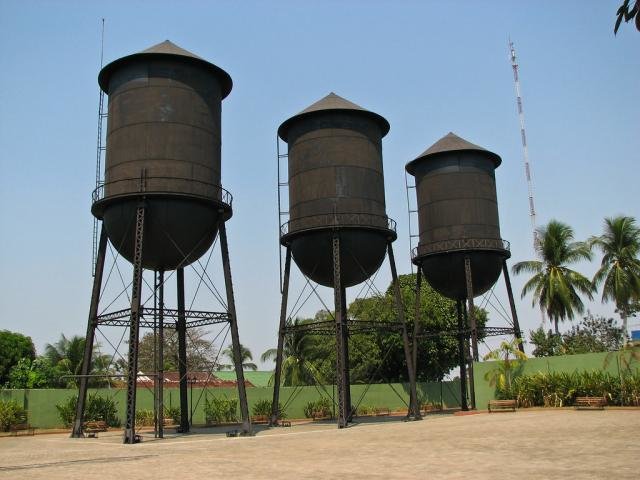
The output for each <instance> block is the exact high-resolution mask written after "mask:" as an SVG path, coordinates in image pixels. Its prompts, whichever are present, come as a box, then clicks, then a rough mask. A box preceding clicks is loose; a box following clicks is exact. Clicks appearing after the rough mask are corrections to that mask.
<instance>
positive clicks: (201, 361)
mask: <svg viewBox="0 0 640 480" xmlns="http://www.w3.org/2000/svg"><path fill="white" fill-rule="evenodd" d="M207 334H208V332H207V331H206V330H204V329H202V328H190V329H189V330H188V333H187V370H188V371H190V372H196V371H210V370H214V369H216V368H217V365H216V356H217V353H218V351H217V350H216V348H215V347H214V346H213V345H212V343H211V342H210V341H209V340H207V338H206V336H207ZM155 343H156V341H155V337H154V335H153V332H147V333H145V334H144V335H143V337H142V338H141V339H140V342H139V344H138V345H139V346H138V348H139V350H138V369H139V370H141V371H143V372H154V371H155V370H156V367H155V363H154V358H155V355H154V352H155V348H156V345H155ZM163 343H164V348H163V350H164V352H163V353H164V361H163V363H164V370H165V371H167V372H174V371H177V370H178V365H179V361H178V334H177V333H176V331H175V330H168V329H165V330H164V342H163Z"/></svg>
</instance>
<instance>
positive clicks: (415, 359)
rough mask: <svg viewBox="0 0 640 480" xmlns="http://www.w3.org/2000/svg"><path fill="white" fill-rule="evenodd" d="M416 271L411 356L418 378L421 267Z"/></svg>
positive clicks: (414, 371)
mask: <svg viewBox="0 0 640 480" xmlns="http://www.w3.org/2000/svg"><path fill="white" fill-rule="evenodd" d="M417 268H418V271H417V273H416V305H415V312H414V316H413V342H412V346H413V351H412V352H411V354H412V355H411V356H412V360H413V362H412V364H413V373H414V375H415V376H416V377H417V376H418V335H419V334H420V321H421V320H422V315H421V310H422V302H421V299H420V294H421V293H422V265H418V266H417Z"/></svg>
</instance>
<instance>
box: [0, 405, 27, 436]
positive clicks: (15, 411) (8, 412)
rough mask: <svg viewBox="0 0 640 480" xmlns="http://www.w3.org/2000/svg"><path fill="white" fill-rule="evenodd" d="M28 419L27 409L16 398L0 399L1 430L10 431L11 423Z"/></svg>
mask: <svg viewBox="0 0 640 480" xmlns="http://www.w3.org/2000/svg"><path fill="white" fill-rule="evenodd" d="M26 421H27V411H26V410H25V409H24V408H22V407H21V406H20V405H19V404H18V402H16V401H15V400H9V401H6V402H4V401H2V400H0V430H2V431H3V432H8V431H9V427H10V426H11V425H15V424H16V423H23V422H26Z"/></svg>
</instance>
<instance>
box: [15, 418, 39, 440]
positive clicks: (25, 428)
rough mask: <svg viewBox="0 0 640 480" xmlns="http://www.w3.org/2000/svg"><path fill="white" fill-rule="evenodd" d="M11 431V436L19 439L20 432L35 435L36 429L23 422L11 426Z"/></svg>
mask: <svg viewBox="0 0 640 480" xmlns="http://www.w3.org/2000/svg"><path fill="white" fill-rule="evenodd" d="M9 431H10V432H11V435H13V436H14V437H17V436H18V434H19V432H26V434H27V435H35V431H36V429H35V428H33V427H32V426H31V425H29V424H28V423H27V422H21V423H14V424H13V425H9Z"/></svg>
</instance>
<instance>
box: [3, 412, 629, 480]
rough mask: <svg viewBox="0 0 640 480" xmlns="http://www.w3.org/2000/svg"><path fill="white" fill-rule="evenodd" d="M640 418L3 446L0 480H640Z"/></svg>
mask: <svg viewBox="0 0 640 480" xmlns="http://www.w3.org/2000/svg"><path fill="white" fill-rule="evenodd" d="M639 432H640V411H638V410H614V409H611V410H605V411H575V410H572V409H546V410H520V411H518V412H516V413H506V412H505V413H493V414H487V413H483V414H478V415H468V416H453V415H430V416H429V417H428V418H426V419H425V420H424V421H421V422H409V423H405V422H401V421H400V420H398V419H397V418H388V419H385V420H384V421H367V422H362V423H360V424H356V425H354V426H352V427H350V428H348V429H345V430H337V429H336V427H335V425H333V424H303V425H294V426H293V427H291V428H276V429H263V430H261V431H258V432H257V435H256V436H255V437H244V438H241V437H238V438H226V437H225V436H224V434H223V433H221V432H220V430H217V431H216V430H199V431H197V432H196V433H192V434H189V435H175V434H174V435H170V438H166V439H163V440H155V439H153V435H152V434H151V435H149V434H145V437H144V441H143V442H142V443H140V444H137V445H122V444H121V443H120V442H121V432H114V431H110V432H107V433H102V434H99V437H98V438H95V439H89V438H87V439H70V438H68V435H67V434H54V435H36V436H34V437H31V436H20V437H17V438H15V437H4V438H0V479H12V480H13V479H48V480H55V479H64V480H71V479H76V478H83V479H86V478H97V479H101V478H109V479H128V478H134V479H137V480H138V479H151V478H153V479H164V478H167V479H168V478H171V479H181V480H182V479H200V478H203V479H205V478H237V479H270V480H276V479H278V480H279V479H315V478H322V479H327V478H333V479H343V478H349V479H365V478H366V479H368V480H370V479H394V478H401V479H410V478H420V479H422V478H428V479H439V478H447V479H448V478H451V479H457V478H465V479H492V480H496V479H518V480H524V479H538V478H540V479H543V478H545V479H546V478H562V479H574V478H575V479H610V478H611V479H612V478H615V479H627V478H628V479H631V478H633V479H637V478H640V443H639V438H640V437H639Z"/></svg>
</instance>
